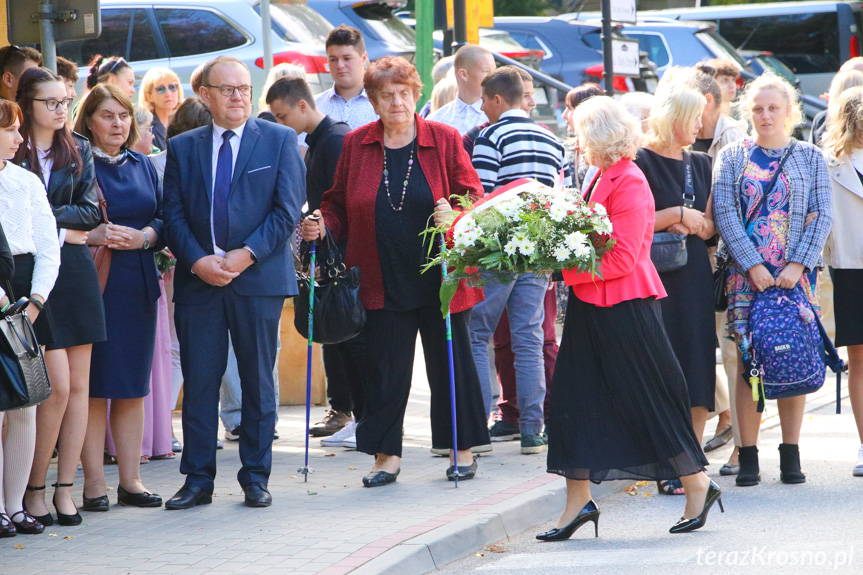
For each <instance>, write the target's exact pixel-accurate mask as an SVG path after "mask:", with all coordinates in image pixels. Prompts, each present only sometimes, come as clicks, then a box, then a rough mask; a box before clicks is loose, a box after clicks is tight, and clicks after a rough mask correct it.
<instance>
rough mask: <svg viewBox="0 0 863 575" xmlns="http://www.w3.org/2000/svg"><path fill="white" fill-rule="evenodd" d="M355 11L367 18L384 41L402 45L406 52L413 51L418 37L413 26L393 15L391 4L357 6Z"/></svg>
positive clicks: (368, 23) (391, 44)
mask: <svg viewBox="0 0 863 575" xmlns="http://www.w3.org/2000/svg"><path fill="white" fill-rule="evenodd" d="M354 12H355V13H356V14H357V16H359V17H360V18H362V19H363V20H365V22H366V24H367V25H368V26H369V28H371V29H372V31H374V33H375V34H376V35H377V36H378V38H380V39H381V40H382V41H383V42H384V43H386V44H389V45H390V46H400V47H401V49H403V50H404V51H406V52H413V51H414V49H415V46H416V42H417V37H416V33H415V32H414V31H413V29H412V28H410V27H409V26H407V25H406V24H405V23H404V22H402V21H401V20H400V19H399V18H397V17H396V16H394V15H393V12H392V10H391V9H390V7H389V6H387V5H385V4H379V3H371V4H363V5H361V6H355V7H354Z"/></svg>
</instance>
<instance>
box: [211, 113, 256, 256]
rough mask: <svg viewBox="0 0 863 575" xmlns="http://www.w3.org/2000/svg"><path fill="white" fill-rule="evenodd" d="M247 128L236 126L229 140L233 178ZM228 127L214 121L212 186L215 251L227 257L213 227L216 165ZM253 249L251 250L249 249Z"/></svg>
mask: <svg viewBox="0 0 863 575" xmlns="http://www.w3.org/2000/svg"><path fill="white" fill-rule="evenodd" d="M245 129H246V124H243V125H242V126H240V127H238V128H234V129H233V130H232V131H233V132H234V134H235V135H234V136H233V137H232V138H231V139H230V140H229V142H230V144H231V153H232V155H233V158H232V161H231V180H232V181H233V179H234V168H236V167H237V155H238V154H239V153H240V141H241V140H242V139H243V130H245ZM227 131H228V129H227V128H223V127H221V126H219V125H217V124H216V123H215V122H213V188H210V235H211V237H212V239H213V253H215V254H216V255H217V256H219V257H222V258H223V257H225V250H224V249H222V248H221V247H220V246H217V245H216V231H215V230H214V229H213V191H214V188H215V186H216V167H217V166H218V163H219V149H220V148H221V147H222V142H223V140H222V134H224V133H225V132H227ZM249 251H251V250H249Z"/></svg>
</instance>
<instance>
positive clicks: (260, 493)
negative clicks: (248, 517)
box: [243, 483, 273, 507]
mask: <svg viewBox="0 0 863 575" xmlns="http://www.w3.org/2000/svg"><path fill="white" fill-rule="evenodd" d="M243 491H245V492H246V501H245V503H246V507H269V506H270V505H272V504H273V496H272V495H270V492H269V491H267V486H266V485H264V484H263V483H250V484H249V485H246V486H245V487H243Z"/></svg>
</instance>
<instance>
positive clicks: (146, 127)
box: [141, 124, 153, 134]
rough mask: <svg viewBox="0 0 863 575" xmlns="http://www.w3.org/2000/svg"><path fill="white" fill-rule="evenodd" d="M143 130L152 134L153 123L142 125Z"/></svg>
mask: <svg viewBox="0 0 863 575" xmlns="http://www.w3.org/2000/svg"><path fill="white" fill-rule="evenodd" d="M141 131H142V132H146V133H148V134H152V133H153V124H145V125H143V126H141Z"/></svg>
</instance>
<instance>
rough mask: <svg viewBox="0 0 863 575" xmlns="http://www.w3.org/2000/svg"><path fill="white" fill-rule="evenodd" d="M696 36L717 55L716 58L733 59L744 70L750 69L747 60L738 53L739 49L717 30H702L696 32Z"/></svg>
mask: <svg viewBox="0 0 863 575" xmlns="http://www.w3.org/2000/svg"><path fill="white" fill-rule="evenodd" d="M696 38H698V39H699V40H701V42H702V43H703V44H704V45H705V46H707V49H708V50H710V51H711V52H712V53H714V54H715V55H716V58H725V59H726V60H731V61H732V62H735V63H736V64H738V65H740V67H741V68H743V69H744V70H749V66H748V65H747V64H746V60H744V59H743V58H742V57H741V56H740V54H738V52H737V50H735V49H734V46H732V45H731V44H729V43H728V41H726V40H725V38H723V37H722V36H720V35H719V34H717V33H716V32H713V31H711V30H701V31H700V32H698V33H697V34H696Z"/></svg>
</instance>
